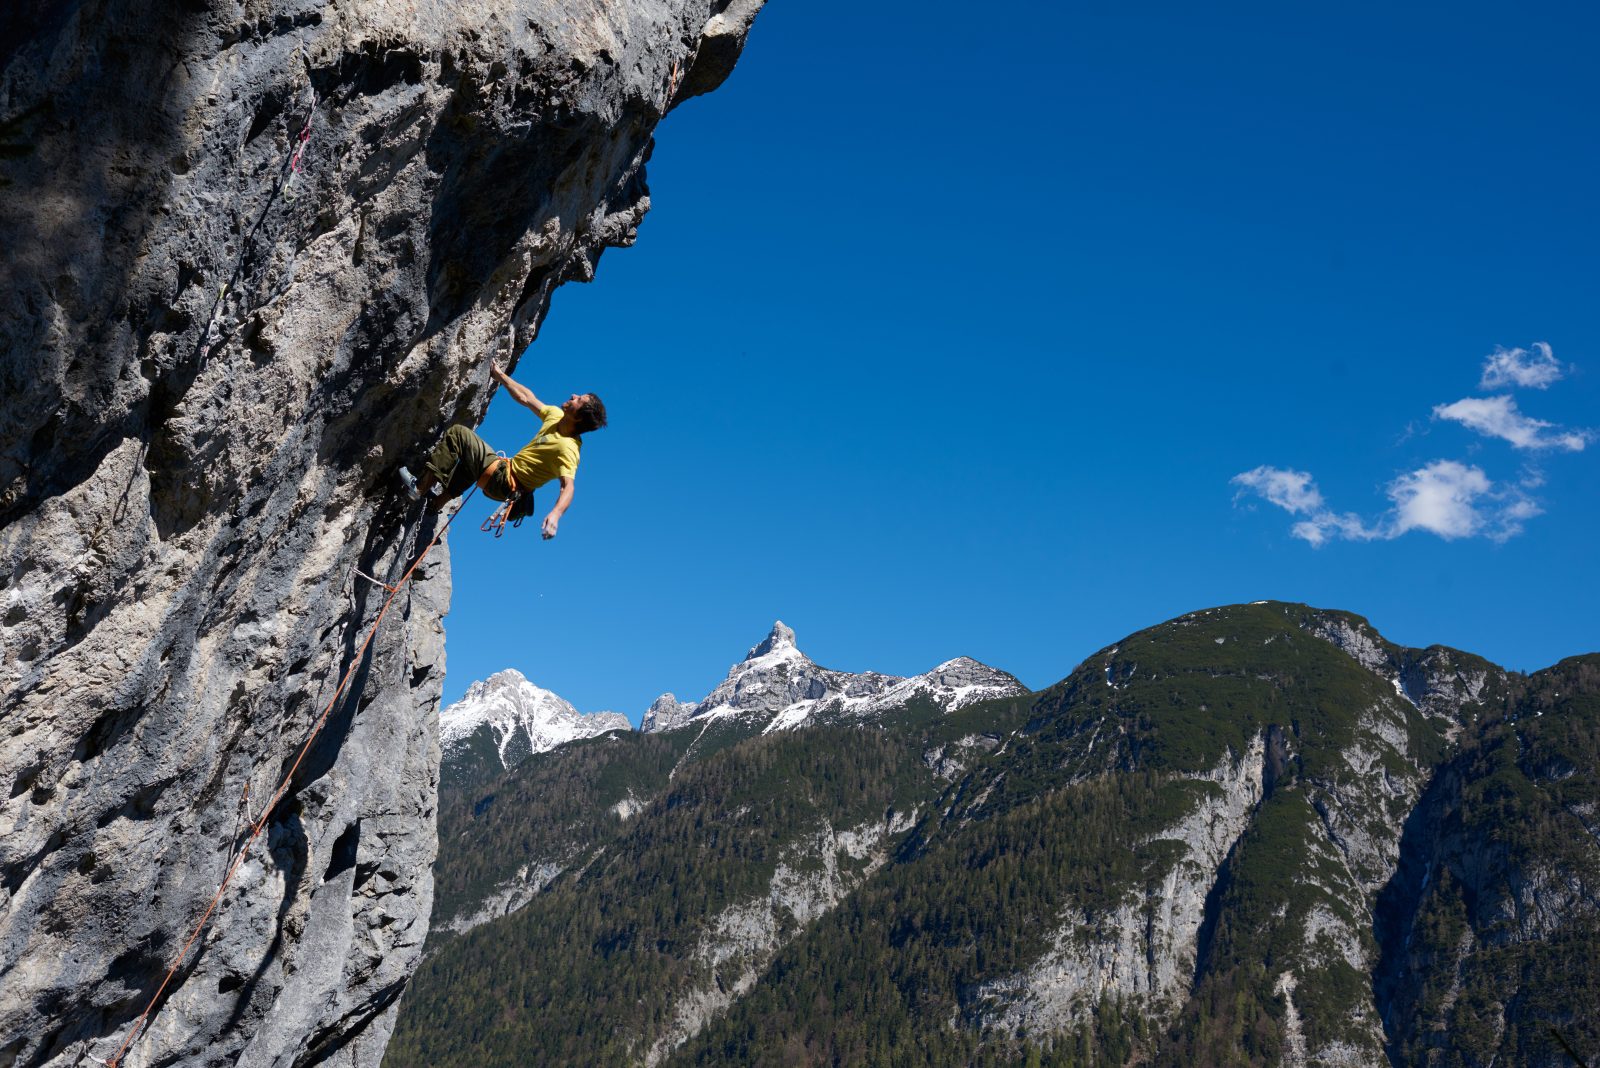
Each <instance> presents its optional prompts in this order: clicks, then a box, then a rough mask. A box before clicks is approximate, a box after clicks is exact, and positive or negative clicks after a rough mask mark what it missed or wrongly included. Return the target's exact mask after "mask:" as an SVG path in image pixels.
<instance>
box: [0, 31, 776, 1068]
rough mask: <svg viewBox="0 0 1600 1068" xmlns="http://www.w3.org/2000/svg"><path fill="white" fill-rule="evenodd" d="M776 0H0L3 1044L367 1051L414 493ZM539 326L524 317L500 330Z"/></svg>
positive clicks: (430, 760) (247, 1060)
mask: <svg viewBox="0 0 1600 1068" xmlns="http://www.w3.org/2000/svg"><path fill="white" fill-rule="evenodd" d="M759 6H760V5H759V3H758V2H737V3H728V2H727V0H617V2H604V3H603V2H587V3H578V4H561V5H557V4H554V3H550V2H548V0H521V2H518V3H515V4H509V3H491V4H451V3H443V2H422V3H399V2H390V0H363V2H360V3H356V2H353V0H334V2H318V3H312V2H310V0H298V2H296V0H282V2H273V3H267V2H255V0H239V2H235V0H190V2H185V3H181V4H172V3H156V2H153V0H126V2H122V3H111V2H91V0H82V2H47V3H24V4H20V5H11V6H9V7H8V8H7V9H6V11H5V12H4V13H3V14H0V42H3V43H0V62H3V63H4V69H3V72H0V247H4V248H5V250H6V253H5V256H4V257H3V262H0V290H3V291H4V292H5V294H6V300H5V302H4V304H3V306H0V723H3V725H4V733H3V735H0V738H3V740H0V773H3V784H4V785H5V786H6V787H7V789H6V793H5V795H4V800H3V802H0V805H3V807H0V1065H5V1066H17V1068H21V1066H36V1065H66V1064H77V1063H91V1062H90V1061H89V1060H87V1059H86V1058H91V1057H92V1058H98V1059H102V1060H104V1059H106V1058H109V1057H111V1056H112V1054H113V1053H114V1052H115V1051H116V1049H117V1048H118V1047H119V1045H120V1044H121V1043H122V1041H123V1040H124V1039H125V1038H126V1037H127V1036H128V1034H129V1032H130V1029H131V1028H132V1027H133V1025H134V1022H135V1020H136V1018H137V1017H138V1016H139V1014H140V1012H141V1010H142V1009H143V1008H144V1006H145V1005H146V1003H147V1002H148V1001H149V999H150V997H151V995H152V994H153V992H154V990H155V988H156V986H157V984H158V983H159V982H160V980H161V976H162V975H163V973H164V972H165V971H166V969H167V967H168V965H169V964H170V963H171V962H172V961H173V960H174V959H175V958H177V957H178V956H179V951H180V948H181V947H182V945H183V942H184V940H185V938H187V936H188V933H189V931H190V930H191V928H192V927H193V925H194V924H195V923H196V922H197V921H198V920H199V918H200V917H201V915H202V913H203V912H204V910H205V908H206V905H207V902H208V901H210V899H211V897H212V895H213V893H214V892H215V891H216V888H217V885H218V882H219V880H220V879H221V876H222V873H223V871H224V870H225V869H226V867H227V864H228V862H229V860H230V857H231V856H232V854H233V851H234V850H235V848H237V847H238V846H239V845H240V844H241V842H242V841H243V834H242V832H241V827H242V825H244V824H247V823H248V822H249V817H250V816H260V815H261V813H260V811H259V806H260V805H261V804H262V802H263V801H264V799H266V798H268V797H269V796H270V795H271V794H272V791H273V789H274V788H275V786H276V785H277V784H278V782H279V781H280V780H281V779H282V778H283V776H284V775H285V774H286V773H287V772H288V770H289V768H290V766H291V764H292V763H293V760H294V756H295V754H296V752H297V751H298V750H299V748H300V747H301V745H302V744H303V743H304V742H305V740H306V738H307V737H308V735H309V734H310V733H311V728H312V725H313V723H314V722H315V721H316V720H317V719H318V717H319V715H320V714H321V712H322V710H323V708H324V707H329V706H328V702H329V701H330V699H331V697H332V694H333V692H334V688H335V686H336V683H337V680H338V679H339V678H340V677H341V676H342V675H343V674H344V673H345V672H346V671H348V670H351V669H354V673H353V676H352V681H351V685H350V687H349V688H348V689H347V690H346V692H345V693H344V695H343V696H342V697H341V698H340V699H339V700H338V701H337V702H335V703H333V704H332V706H331V709H330V712H329V718H328V722H327V725H326V727H325V728H324V729H322V731H321V732H320V734H318V735H317V737H316V741H315V742H314V744H313V745H312V747H311V749H310V751H309V753H308V755H307V757H306V760H305V762H304V763H303V764H301V765H300V766H299V768H298V769H297V770H296V771H295V772H294V774H293V776H292V778H291V779H290V782H289V790H288V793H287V795H286V796H285V797H284V799H283V800H282V801H281V802H280V803H279V804H278V805H276V806H275V807H274V808H273V810H272V811H271V812H270V813H269V814H268V818H267V822H266V829H265V831H264V832H263V834H262V836H261V840H259V841H257V843H256V845H255V847H254V848H253V850H252V851H251V853H250V854H249V857H248V859H247V860H246V861H245V863H244V864H243V865H242V867H241V869H240V871H239V874H238V875H237V876H236V877H235V878H234V880H233V881H232V883H231V884H230V886H229V888H228V890H227V892H226V894H225V895H224V897H223V899H222V901H221V903H220V905H219V908H218V910H217V912H216V913H215V914H214V916H213V917H212V919H211V921H210V924H209V926H208V927H207V929H206V933H205V934H204V936H203V937H202V938H201V939H200V941H199V942H198V943H197V944H196V946H195V948H194V949H193V950H191V951H190V952H189V953H188V955H187V956H186V957H185V958H184V964H183V966H182V967H181V968H180V969H179V971H178V973H177V976H176V978H175V979H174V981H173V984H172V985H171V986H170V987H168V988H167V990H166V992H165V993H164V994H163V996H162V999H161V1001H160V1003H159V1004H158V1006H157V1012H156V1013H155V1014H154V1016H153V1018H152V1020H151V1023H150V1025H149V1028H148V1030H147V1031H146V1032H145V1033H144V1034H143V1035H142V1036H141V1037H140V1038H139V1040H138V1042H137V1043H136V1044H134V1045H133V1046H132V1048H131V1049H130V1051H129V1052H128V1054H127V1055H126V1057H125V1059H124V1061H123V1063H125V1064H128V1065H155V1064H177V1063H183V1064H211V1063H218V1064H224V1063H226V1064H238V1065H246V1066H256V1065H310V1064H345V1065H376V1064H377V1062H378V1060H379V1058H380V1057H381V1054H382V1049H383V1045H384V1043H385V1041H386V1038H387V1035H388V1032H389V1028H390V1026H391V1024H392V1018H393V1010H394V1006H395V1004H396V1001H397V999H398V997H399V995H400V992H401V991H402V989H403V988H404V986H405V983H406V980H407V978H408V976H409V975H410V973H411V971H412V969H413V968H414V967H415V965H416V963H417V960H418V958H419V954H420V950H421V945H422V941H423V937H424V935H425V933H426V929H427V923H428V914H429V908H430V905H431V900H432V879H431V875H430V873H429V865H430V864H431V862H432V860H433V857H434V853H435V849H436V844H437V843H436V834H435V830H434V823H433V814H434V808H435V804H436V792H437V785H438V782H437V776H438V760H439V748H438V738H437V726H436V722H435V719H434V710H435V708H436V707H437V704H438V700H439V692H440V679H441V676H442V671H443V654H444V647H443V629H442V624H441V620H442V616H443V614H444V612H445V609H446V607H447V604H448V598H449V588H450V580H449V564H448V554H447V551H446V549H445V548H444V547H443V546H441V547H440V548H438V549H436V550H434V552H433V553H432V555H430V556H429V557H428V560H427V562H426V564H425V565H424V566H423V567H422V568H421V569H420V570H419V571H418V573H417V576H416V578H415V580H414V581H413V582H411V583H410V584H409V585H408V586H407V587H406V588H405V589H404V591H403V592H402V593H401V594H400V595H399V597H398V598H397V600H396V602H395V607H394V608H393V609H392V610H391V612H390V613H389V615H388V616H387V617H386V618H385V620H384V622H383V624H382V626H381V628H380V629H379V631H378V633H377V636H376V639H375V640H374V641H373V643H372V644H371V645H370V647H364V646H363V644H362V643H363V640H364V638H365V636H366V633H367V631H368V629H369V627H370V626H371V624H372V621H373V619H374V617H375V615H376V614H377V609H378V605H379V604H380V603H381V600H382V598H384V597H385V596H387V593H386V591H385V590H384V589H382V588H381V587H380V586H379V585H378V584H376V583H373V582H370V581H367V580H365V579H363V578H360V577H357V575H356V572H357V571H358V570H359V571H362V572H365V573H366V574H368V575H373V576H376V577H378V578H379V579H382V580H383V581H385V582H388V583H394V582H395V581H396V580H397V578H398V576H399V575H400V574H401V573H402V572H403V571H404V568H405V565H406V563H407V561H408V560H409V559H410V558H411V557H412V556H413V554H414V553H415V551H416V550H417V549H418V548H420V547H421V546H422V545H425V544H426V543H427V542H426V539H427V538H428V537H430V536H431V533H432V531H431V530H430V529H429V527H428V525H427V524H426V523H425V522H422V521H420V520H419V519H418V518H417V517H415V516H413V515H411V514H409V512H408V510H407V509H406V507H405V506H404V502H403V499H402V498H400V497H399V495H397V494H396V493H395V492H394V490H393V488H392V487H393V474H394V471H395V468H396V467H397V465H398V464H399V463H401V462H402V461H403V460H405V459H406V458H407V452H406V450H407V449H408V448H409V447H411V446H412V445H413V444H414V443H416V442H418V441H424V440H427V439H429V438H430V437H432V436H434V435H436V434H437V433H439V432H440V431H441V430H442V429H443V428H444V427H445V426H447V425H449V424H450V423H451V422H456V421H462V422H468V423H471V422H475V421H476V420H477V418H478V417H480V416H481V414H482V412H483V410H484V408H485V406H486V404H487V401H488V391H487V389H486V386H487V383H488V380H487V378H486V376H485V373H484V371H485V368H484V364H485V363H486V362H487V359H488V358H489V356H490V355H492V354H493V353H494V352H495V351H496V347H497V346H498V345H505V347H504V348H503V349H501V350H500V351H503V352H515V351H516V349H517V347H518V346H520V345H521V344H523V343H526V342H527V341H530V340H531V339H532V337H533V336H534V335H535V333H536V332H537V329H538V326H539V323H540V321H541V319H542V317H543V315H544V314H545V311H546V309H547V308H548V305H549V298H550V294H551V292H552V290H553V289H554V288H555V287H556V286H557V285H559V284H560V283H561V282H563V281H567V280H571V279H578V280H582V281H587V280H589V279H590V278H592V277H593V274H594V269H595V264H596V262H597V260H598V258H599V256H600V254H601V252H602V251H603V250H604V249H605V248H607V247H610V246H617V245H627V244H630V243H631V242H632V241H633V239H634V237H635V231H636V227H637V226H638V224H639V221H640V219H641V218H642V217H643V215H644V214H645V212H646V211H647V210H648V207H649V198H648V194H647V188H646V185H645V180H644V161H645V160H646V158H647V157H648V154H649V150H650V145H651V137H652V134H653V131H654V128H655V125H656V123H657V122H658V121H659V120H660V118H661V116H662V115H663V114H664V113H665V112H666V111H667V110H668V109H669V108H670V107H671V106H673V105H674V104H675V103H676V102H679V101H681V100H683V99H685V98H687V97H688V96H690V95H693V94H695V93H700V92H705V91H708V90H709V89H711V88H714V87H715V86H716V85H717V84H718V83H719V82H720V81H721V80H722V79H723V78H724V77H726V75H727V73H728V71H729V70H730V69H731V67H732V65H733V62H734V59H735V58H736V57H737V54H738V50H739V47H740V46H741V45H742V43H743V41H744V39H745V35H746V34H747V33H748V30H749V27H750V22H751V20H752V19H753V18H754V16H755V14H756V11H757V10H758V8H759ZM512 339H514V343H512V344H507V342H508V341H511V340H512Z"/></svg>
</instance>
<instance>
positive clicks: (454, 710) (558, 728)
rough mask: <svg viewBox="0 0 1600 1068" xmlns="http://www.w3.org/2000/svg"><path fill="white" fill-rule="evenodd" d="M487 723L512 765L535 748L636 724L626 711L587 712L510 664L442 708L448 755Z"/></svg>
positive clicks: (442, 737)
mask: <svg viewBox="0 0 1600 1068" xmlns="http://www.w3.org/2000/svg"><path fill="white" fill-rule="evenodd" d="M484 727H487V728H488V729H489V732H490V736H491V738H492V740H493V742H494V746H495V749H496V751H497V752H498V753H499V756H500V763H501V764H502V765H503V766H505V767H510V766H511V765H512V764H514V763H516V762H517V761H518V760H520V759H522V758H523V757H525V756H528V755H529V754H531V753H542V752H544V751H546V750H547V749H554V748H555V747H556V746H558V745H562V744H564V743H566V742H571V741H575V740H577V739H579V738H592V737H594V736H596V735H599V734H604V733H606V732H607V731H615V730H632V729H633V724H631V723H630V722H628V717H627V716H624V715H623V714H622V713H620V712H592V713H589V714H587V715H585V714H584V713H582V712H579V711H578V710H577V709H576V708H574V707H573V706H572V704H571V703H570V702H568V701H566V700H564V699H562V698H561V697H558V696H556V695H555V694H553V693H551V692H550V691H549V690H546V689H543V688H541V687H539V686H535V685H534V684H533V683H531V682H529V681H528V680H527V679H526V678H525V677H524V676H523V674H522V673H521V672H520V671H517V670H515V669H512V668H507V669H506V670H505V671H498V672H496V673H495V674H493V675H490V676H489V677H488V678H487V679H485V680H483V681H482V682H475V683H473V684H472V685H471V686H470V687H468V689H467V692H466V695H465V696H464V697H462V698H461V700H459V701H457V702H456V703H455V704H453V705H451V706H450V707H449V708H446V709H445V710H444V711H443V712H440V713H439V744H440V745H441V746H442V747H443V749H444V751H445V753H446V755H448V754H449V753H450V752H451V750H453V749H457V748H460V747H463V746H466V745H467V744H468V743H469V741H470V740H471V738H472V737H473V736H474V735H475V734H477V733H478V731H479V730H480V729H482V728H484Z"/></svg>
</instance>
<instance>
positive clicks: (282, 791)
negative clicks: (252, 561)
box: [104, 487, 477, 1068]
mask: <svg viewBox="0 0 1600 1068" xmlns="http://www.w3.org/2000/svg"><path fill="white" fill-rule="evenodd" d="M476 492H477V488H476V487H474V488H473V489H472V490H471V491H470V492H469V493H468V494H467V495H466V496H465V497H463V498H462V500H461V504H460V506H459V507H457V508H456V510H455V511H453V512H451V513H450V517H449V518H448V519H446V520H445V521H444V524H443V525H442V526H440V527H439V529H438V530H437V531H436V532H435V533H434V535H433V539H432V540H431V541H429V542H428V544H427V547H426V548H424V549H423V550H422V552H421V553H420V554H419V555H418V556H417V558H416V559H415V560H413V561H412V562H411V566H410V567H408V568H406V572H405V574H404V575H402V576H401V578H400V581H399V582H398V583H396V584H395V585H393V586H390V585H388V584H387V583H384V582H378V584H379V585H380V586H383V587H385V588H386V589H387V590H388V591H389V596H388V597H387V598H385V599H384V602H383V607H382V608H380V609H378V615H377V617H376V618H375V619H373V621H372V627H371V629H370V630H368V631H367V636H366V638H365V640H363V641H362V643H361V648H360V649H358V650H356V654H355V656H354V657H353V658H352V659H351V661H350V667H349V668H347V669H346V670H345V673H344V675H343V677H341V678H340V679H339V685H338V688H337V689H335V690H334V691H333V696H332V697H330V698H329V699H328V703H327V704H326V705H325V706H324V707H323V709H322V714H321V715H319V716H318V717H317V720H316V722H315V723H313V724H312V725H311V733H310V734H309V735H307V736H306V740H305V744H303V745H302V746H301V747H300V753H299V755H298V756H296V757H295V759H294V763H293V764H292V765H290V767H289V770H288V771H287V772H286V773H285V774H284V776H283V780H282V781H281V782H279V783H278V787H277V789H276V790H274V791H273V792H272V796H271V797H270V798H269V799H268V800H267V803H266V805H265V806H264V807H263V808H262V809H261V815H260V816H259V817H257V818H256V819H255V820H254V821H253V822H252V823H251V825H250V834H249V836H248V837H247V838H245V840H244V844H243V845H242V846H239V847H238V851H237V853H234V854H232V857H233V859H232V862H231V863H230V864H229V865H228V869H227V872H226V874H224V875H223V877H222V882H221V884H220V885H218V887H217V892H216V893H215V894H213V895H212V897H211V902H210V904H208V905H207V906H206V910H205V912H204V913H203V914H202V915H201V917H200V921H199V922H198V923H196V924H195V925H194V930H193V931H191V932H190V933H189V937H188V940H187V941H185V942H184V943H183V948H182V949H180V950H179V951H178V956H177V957H176V959H174V960H173V962H172V967H170V968H168V969H167V974H166V976H165V977H164V978H162V980H161V985H160V986H158V987H156V992H155V993H154V994H152V995H151V996H150V1002H149V1004H147V1005H146V1006H145V1007H144V1011H143V1012H141V1013H140V1014H139V1017H138V1019H136V1020H134V1022H133V1029H132V1030H131V1031H129V1032H128V1037H127V1038H125V1039H123V1040H122V1045H120V1046H118V1047H117V1052H116V1053H115V1054H113V1055H112V1057H111V1059H110V1060H108V1061H105V1062H104V1063H105V1065H106V1068H118V1065H120V1064H121V1063H122V1055H123V1054H124V1053H126V1052H127V1051H128V1048H129V1047H130V1046H132V1045H133V1043H134V1040H135V1039H137V1038H138V1037H139V1036H140V1035H141V1034H143V1033H144V1030H145V1025H146V1024H147V1023H148V1022H149V1020H150V1015H151V1013H152V1012H154V1011H155V1007H156V1003H157V1002H158V1001H160V1000H161V995H162V994H164V993H166V992H167V987H168V986H170V985H171V983H172V980H173V977H174V976H176V975H177V974H178V969H179V968H181V967H182V966H183V962H184V961H185V960H186V959H187V958H188V956H189V950H190V949H192V948H193V947H194V944H195V942H196V941H198V940H199V938H200V935H201V933H202V932H204V931H205V928H206V923H207V922H208V921H209V920H210V919H211V914H212V913H214V912H216V910H217V906H218V905H220V904H221V903H222V895H223V893H225V892H226V891H227V889H228V884H229V883H231V882H232V881H233V877H234V875H235V874H236V873H237V872H238V870H239V866H240V865H241V864H243V863H244V859H245V857H246V856H248V855H249V853H250V846H251V845H252V844H254V843H255V840H256V839H257V838H258V837H260V835H261V832H262V830H264V829H265V828H266V826H267V820H268V818H269V817H270V816H271V815H272V812H273V810H274V809H276V808H277V807H278V803H279V802H280V801H282V800H283V799H284V797H285V796H286V795H287V794H288V792H289V784H290V783H291V782H292V781H293V780H294V776H295V772H297V771H299V770H300V765H301V764H302V763H303V762H304V761H305V758H306V756H307V754H309V753H310V752H311V745H312V743H313V742H315V741H316V740H317V735H318V734H320V733H321V732H322V728H323V727H324V726H325V725H326V724H327V722H328V716H329V715H330V714H331V713H332V712H333V708H334V705H336V704H338V703H339V698H340V696H341V695H342V694H343V693H344V689H345V687H346V686H347V685H349V683H350V680H351V679H352V678H354V677H355V674H356V670H357V669H358V668H359V667H360V666H361V662H362V660H363V659H365V657H366V654H367V649H368V648H369V647H370V646H371V645H372V639H373V638H375V637H377V635H378V627H379V626H380V625H381V624H382V623H383V617H384V616H385V615H386V614H387V613H388V611H389V606H390V605H392V604H393V603H394V599H395V598H396V597H398V596H399V595H400V591H401V590H402V589H404V588H405V587H406V585H407V584H408V583H409V582H410V581H411V576H413V575H415V574H416V572H417V568H419V567H421V566H422V561H424V560H426V559H427V558H428V553H430V552H432V551H433V547H434V546H435V545H437V544H439V539H440V538H442V537H444V535H445V532H446V531H447V530H449V529H450V524H451V523H453V522H455V518H456V516H458V515H460V514H461V509H462V508H465V507H466V505H467V502H468V501H470V500H471V499H472V496H473V494H475V493H476ZM411 544H412V545H414V544H415V543H414V542H412V543H411ZM402 545H403V547H406V548H409V546H406V545H405V544H404V543H402ZM402 559H403V557H402ZM358 574H359V572H358ZM362 577H363V578H367V579H369V581H373V582H377V581H378V580H376V579H371V578H370V576H366V575H363V576H362ZM248 798H249V786H248V784H247V785H246V787H245V796H244V798H242V799H241V803H242V804H246V805H247V804H248ZM247 811H248V809H247ZM235 819H236V820H237V816H236V817H235ZM236 826H237V823H236Z"/></svg>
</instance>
